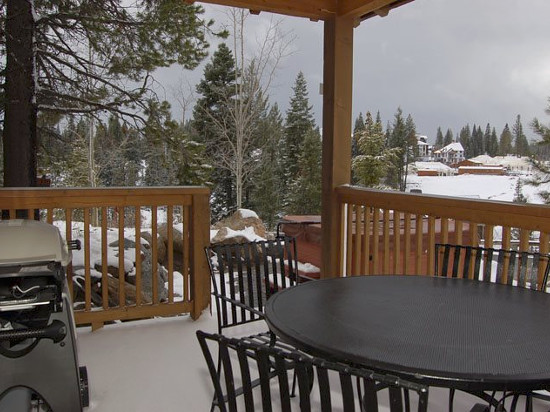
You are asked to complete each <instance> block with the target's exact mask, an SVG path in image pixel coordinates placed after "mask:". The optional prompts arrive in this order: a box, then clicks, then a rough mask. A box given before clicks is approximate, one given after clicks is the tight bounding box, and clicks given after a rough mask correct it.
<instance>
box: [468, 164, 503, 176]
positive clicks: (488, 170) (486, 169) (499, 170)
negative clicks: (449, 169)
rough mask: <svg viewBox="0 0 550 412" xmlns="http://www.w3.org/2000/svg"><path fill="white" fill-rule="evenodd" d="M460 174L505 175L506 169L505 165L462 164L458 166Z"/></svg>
mask: <svg viewBox="0 0 550 412" xmlns="http://www.w3.org/2000/svg"><path fill="white" fill-rule="evenodd" d="M458 174H459V175H465V174H470V175H505V174H506V169H505V168H504V166H460V167H459V168H458Z"/></svg>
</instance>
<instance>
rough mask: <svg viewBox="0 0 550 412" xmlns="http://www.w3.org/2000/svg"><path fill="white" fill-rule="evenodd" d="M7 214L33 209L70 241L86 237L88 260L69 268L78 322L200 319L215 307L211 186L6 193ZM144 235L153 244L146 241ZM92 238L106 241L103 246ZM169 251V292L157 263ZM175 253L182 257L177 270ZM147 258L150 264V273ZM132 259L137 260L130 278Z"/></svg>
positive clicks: (2, 205)
mask: <svg viewBox="0 0 550 412" xmlns="http://www.w3.org/2000/svg"><path fill="white" fill-rule="evenodd" d="M0 209H1V210H2V211H3V216H4V218H8V217H9V218H15V217H16V216H17V215H18V213H20V212H17V210H26V211H28V214H29V216H31V217H37V216H40V219H41V220H45V221H47V222H49V223H53V222H54V221H55V223H56V224H58V225H60V226H61V227H63V226H64V229H63V231H64V233H63V234H64V235H65V237H66V239H67V240H68V241H70V240H74V239H76V238H80V239H81V240H82V249H83V263H82V264H81V267H76V264H75V265H74V267H73V265H71V266H69V268H68V270H67V272H68V273H67V275H68V280H69V289H70V291H71V294H72V296H73V298H75V321H76V323H77V324H92V326H93V327H94V328H97V327H100V326H102V325H103V323H104V322H108V321H113V320H126V319H136V318H147V317H153V316H163V315H164V316H167V315H175V314H181V313H190V314H191V315H192V316H193V317H194V318H197V317H198V316H199V315H200V313H201V311H202V310H203V309H205V308H206V307H207V306H208V304H209V303H210V278H209V275H208V267H207V265H206V259H205V258H204V251H203V249H204V247H205V246H207V245H208V244H209V228H210V207H209V190H208V189H207V188H203V187H162V188H106V189H57V188H55V189H54V188H17V189H0ZM149 216H150V224H149V223H147V224H146V223H145V222H144V218H145V217H147V218H148V217H149ZM159 221H160V222H166V225H161V224H160V223H159ZM60 222H61V223H60ZM159 230H160V231H162V232H163V233H162V235H163V236H162V237H161V238H160V239H162V240H159V235H160V233H159ZM145 232H149V233H148V235H146V237H147V238H148V239H149V242H145V241H143V240H142V239H141V238H142V236H143V235H144V233H145ZM113 235H114V236H113ZM113 237H114V242H113ZM93 239H99V242H98V244H94V242H93ZM161 241H162V243H163V244H162V245H160V244H159V243H160V242H161ZM113 248H114V251H115V254H116V255H117V256H113ZM164 248H165V249H166V255H165V256H166V257H165V262H166V264H165V266H166V270H167V273H166V278H167V282H166V289H165V290H163V289H161V288H163V286H164V282H163V281H161V280H159V276H161V274H160V273H159V266H158V265H156V264H151V263H152V262H157V261H158V260H159V251H163V250H164ZM146 249H147V250H146ZM146 252H147V253H146ZM75 253H76V252H75ZM79 253H81V252H79ZM94 254H95V260H94V261H93V259H94ZM109 255H110V256H109ZM175 255H178V256H179V258H180V259H177V260H178V262H177V265H178V267H177V272H176V268H175ZM146 256H147V257H146ZM146 259H148V262H149V264H148V266H151V270H150V271H148V272H147V274H146V273H145V271H144V263H145V261H146ZM128 262H133V268H132V269H131V273H130V276H129V274H128V272H127V269H128ZM125 267H126V269H125ZM176 273H177V276H178V277H177V280H178V281H176V277H175V274H176ZM163 274H164V272H163ZM129 277H131V279H129ZM107 286H108V287H107ZM77 292H79V293H77ZM77 295H79V296H81V302H80V304H79V303H78V302H76V297H77Z"/></svg>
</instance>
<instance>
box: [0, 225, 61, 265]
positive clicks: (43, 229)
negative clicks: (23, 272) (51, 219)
mask: <svg viewBox="0 0 550 412" xmlns="http://www.w3.org/2000/svg"><path fill="white" fill-rule="evenodd" d="M41 262H59V263H61V265H63V266H67V265H68V264H69V263H70V262H71V254H70V252H69V250H68V249H67V244H66V243H65V241H64V240H63V238H62V237H61V234H60V233H59V230H58V229H57V227H55V226H53V225H50V224H48V223H45V222H39V221H36V220H23V219H13V220H2V221H0V266H13V265H28V264H35V263H41Z"/></svg>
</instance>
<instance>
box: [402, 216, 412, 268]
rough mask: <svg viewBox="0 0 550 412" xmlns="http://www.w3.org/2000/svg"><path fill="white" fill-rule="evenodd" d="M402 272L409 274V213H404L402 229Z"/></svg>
mask: <svg viewBox="0 0 550 412" xmlns="http://www.w3.org/2000/svg"><path fill="white" fill-rule="evenodd" d="M403 237H404V241H403V255H404V256H403V273H405V274H407V275H409V274H410V263H411V214H410V213H405V224H404V229H403Z"/></svg>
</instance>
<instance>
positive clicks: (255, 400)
mask: <svg viewBox="0 0 550 412" xmlns="http://www.w3.org/2000/svg"><path fill="white" fill-rule="evenodd" d="M197 338H198V340H199V343H200V346H201V348H202V352H203V354H204V357H205V360H206V363H207V365H208V370H209V372H210V377H211V379H212V383H213V385H214V392H215V399H217V400H218V402H217V405H218V406H219V408H220V411H222V412H225V411H230V412H236V411H246V412H252V411H255V410H263V411H272V410H273V409H275V410H281V411H283V412H287V411H292V410H300V411H302V412H305V411H321V412H327V411H332V410H333V407H334V408H335V409H334V410H343V411H344V412H353V411H366V412H371V411H372V412H374V411H378V402H379V396H380V394H379V393H378V392H377V390H376V388H375V386H376V384H377V383H379V382H382V383H384V384H385V385H387V386H388V394H389V407H390V411H391V412H399V411H403V410H404V409H403V408H404V402H403V389H406V390H407V391H414V392H416V393H417V394H418V397H417V398H415V399H417V403H418V407H417V410H418V411H419V412H423V411H427V408H428V387H427V386H424V385H420V384H417V383H413V382H408V381H405V380H402V379H400V378H398V377H395V376H389V375H383V374H380V373H375V372H373V371H371V370H367V369H359V368H354V367H352V366H350V365H346V364H342V363H335V362H329V361H326V360H324V359H320V358H315V357H311V356H307V355H305V354H303V353H301V352H297V351H285V350H282V349H279V348H274V347H270V346H265V345H257V344H253V343H250V342H248V341H246V340H242V339H235V338H227V337H224V336H222V335H218V334H208V333H205V332H202V331H197ZM215 352H218V353H219V354H220V356H221V364H222V370H221V371H218V370H217V369H216V365H215V363H214V359H213V356H212V353H215ZM290 366H292V367H293V368H294V371H295V373H296V376H297V382H298V396H297V397H296V399H292V396H291V394H290V383H289V382H290V379H289V378H290V377H289V374H288V369H289V367H290ZM273 374H275V376H276V377H277V379H273V380H271V379H270V378H271V376H272V375H273ZM314 376H316V379H314ZM314 380H315V381H316V382H317V384H316V385H314ZM356 380H357V381H358V382H359V383H358V384H357V385H356V384H355V382H356ZM236 382H239V385H240V387H239V388H236ZM255 382H259V390H256V391H254V389H253V388H254V386H255V385H254V383H255ZM256 386H258V385H256ZM240 392H242V394H243V395H244V396H243V397H242V398H237V396H238V395H240V394H241V393H240ZM222 399H223V402H222V401H221V400H222Z"/></svg>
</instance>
